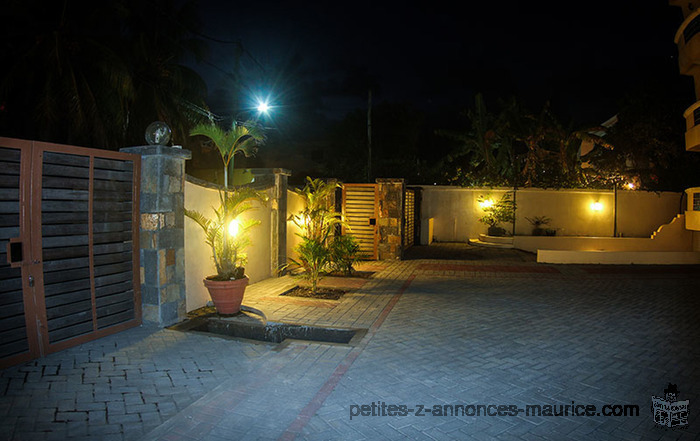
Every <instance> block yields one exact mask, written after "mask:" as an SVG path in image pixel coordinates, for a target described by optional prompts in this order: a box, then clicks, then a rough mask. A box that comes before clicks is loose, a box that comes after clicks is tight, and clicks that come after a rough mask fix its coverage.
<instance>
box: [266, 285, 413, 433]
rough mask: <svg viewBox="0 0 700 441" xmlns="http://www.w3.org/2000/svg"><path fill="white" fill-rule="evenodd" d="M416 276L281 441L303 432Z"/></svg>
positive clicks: (393, 299)
mask: <svg viewBox="0 0 700 441" xmlns="http://www.w3.org/2000/svg"><path fill="white" fill-rule="evenodd" d="M415 278H416V275H415V274H411V275H410V276H409V277H408V279H406V281H405V282H404V284H403V285H401V288H399V291H398V292H397V293H396V294H394V296H393V297H392V298H391V300H389V303H387V305H386V306H385V307H384V309H382V312H381V313H380V314H379V317H377V319H376V320H375V321H374V323H372V326H370V328H369V330H368V331H367V335H365V337H364V338H363V339H362V341H361V342H360V344H358V345H357V346H355V347H354V348H353V349H352V350H351V351H350V353H349V354H348V355H346V356H345V358H344V359H343V361H341V362H340V364H339V365H338V367H336V368H335V371H333V373H332V374H331V376H330V378H329V379H328V380H327V381H326V382H325V383H324V384H323V386H321V389H320V390H319V391H318V392H317V393H316V395H315V396H314V397H313V398H312V399H311V401H310V402H309V404H307V405H306V406H305V407H304V408H303V409H302V410H301V412H299V415H298V416H297V418H296V419H295V420H294V421H293V422H292V424H290V425H289V427H287V430H285V431H284V433H283V434H282V435H281V436H280V437H279V438H278V439H279V441H291V440H293V439H294V438H296V437H297V435H299V434H300V433H301V431H302V429H303V428H304V426H306V424H307V423H308V422H309V421H310V420H311V418H312V417H313V416H314V415H315V414H316V412H318V409H320V408H321V406H322V405H323V403H324V402H325V401H326V399H327V398H328V397H329V396H330V395H331V393H332V392H333V389H335V387H336V386H337V385H338V383H340V380H341V379H342V378H343V376H344V375H345V373H346V372H347V371H348V369H350V366H352V364H353V363H354V362H355V360H356V359H357V357H359V355H360V353H361V352H362V351H363V350H364V348H365V347H366V346H367V344H369V342H370V340H372V337H373V336H374V334H375V333H376V332H377V330H378V329H379V327H380V326H382V324H383V323H384V320H385V319H386V318H387V316H388V315H389V313H390V312H391V310H392V309H394V306H395V305H396V303H398V301H399V299H400V298H401V295H402V294H403V293H404V292H405V291H406V289H408V286H409V285H410V284H411V282H412V281H413V279H415Z"/></svg>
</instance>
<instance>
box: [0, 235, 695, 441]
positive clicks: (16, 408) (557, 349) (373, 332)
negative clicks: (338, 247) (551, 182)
mask: <svg viewBox="0 0 700 441" xmlns="http://www.w3.org/2000/svg"><path fill="white" fill-rule="evenodd" d="M417 251H420V250H417ZM431 252H433V253H434V252H435V250H434V249H433V250H431ZM460 252H461V253H462V255H461V258H460V260H450V261H446V260H436V259H434V257H436V256H435V255H431V256H430V257H431V258H430V259H422V258H417V259H414V260H406V261H402V262H392V263H383V264H381V265H379V266H377V267H376V269H377V270H378V272H377V273H376V274H375V277H374V278H373V279H369V280H368V281H367V283H365V284H363V285H361V286H359V287H357V288H356V291H355V293H354V294H350V295H348V294H346V296H345V298H344V300H341V301H339V302H337V303H336V304H332V303H328V302H325V303H322V304H319V306H317V307H314V306H313V305H311V304H309V303H308V302H307V303H304V302H301V303H297V304H294V303H285V304H284V305H283V306H279V305H280V302H279V301H275V299H274V294H275V293H276V292H281V291H282V290H283V289H284V288H285V287H286V286H287V284H288V283H291V282H290V281H289V280H279V279H278V280H275V281H271V282H268V283H267V284H265V283H261V284H256V285H258V286H257V287H255V285H253V286H252V287H255V288H254V289H252V290H251V292H250V297H249V300H247V301H246V302H250V303H252V304H254V305H256V306H258V307H263V309H264V308H265V307H267V308H271V309H270V310H271V311H272V313H273V315H275V318H277V319H283V318H284V316H285V314H287V315H288V316H290V317H294V318H297V319H298V318H299V317H304V318H305V320H306V321H308V322H316V323H330V322H333V323H335V324H336V325H337V326H342V325H346V326H358V325H359V324H364V327H366V328H367V329H368V332H367V334H366V335H365V337H364V338H363V339H362V340H361V341H360V342H359V343H358V344H357V345H355V346H348V345H332V344H319V343H310V342H299V341H293V342H290V341H288V342H286V343H284V344H282V345H272V344H260V343H252V342H249V341H242V340H230V339H222V338H217V337H211V336H206V335H200V334H191V333H188V334H185V333H180V332H177V331H171V330H155V329H148V328H139V329H134V330H129V331H126V332H124V333H121V334H118V335H116V336H110V337H107V338H105V339H102V340H99V341H96V342H91V343H89V344H85V345H83V346H81V347H79V348H73V349H70V350H68V351H64V352H62V353H59V354H53V355H51V356H49V357H46V358H45V359H42V360H38V361H36V362H33V363H28V364H26V365H23V366H17V367H14V368H10V369H6V370H4V371H1V372H0V390H1V391H2V396H1V397H0V416H1V417H2V422H1V423H0V424H1V426H0V433H1V434H2V435H0V437H5V438H6V439H18V440H19V439H67V438H70V439H82V438H84V439H114V440H132V439H153V440H154V439H163V440H165V439H167V440H178V439H182V440H191V439H206V440H224V439H308V440H312V439H352V440H357V439H405V438H411V439H494V438H498V439H524V440H527V439H591V440H593V439H596V440H598V439H678V438H680V439H696V438H697V437H699V436H700V418H698V415H699V414H700V398H699V397H698V395H699V392H700V381H699V380H700V368H698V366H699V365H700V363H699V361H700V356H699V355H700V345H698V342H699V341H700V325H699V323H700V300H699V298H698V294H699V293H700V290H699V289H698V285H699V282H700V274H699V272H698V267H697V266H696V267H679V266H672V267H661V266H652V267H648V266H557V265H540V264H536V263H534V261H533V259H532V258H531V256H529V255H527V254H525V253H519V252H514V251H504V250H495V251H491V250H489V251H483V250H476V249H471V248H469V247H467V248H465V249H464V250H462V251H460ZM418 257H425V256H418ZM453 257H454V255H453ZM458 257H459V256H458ZM668 383H674V384H676V385H677V388H678V389H679V390H680V393H679V399H681V400H688V401H689V409H690V412H689V424H688V425H687V426H686V428H685V429H682V430H681V429H678V430H671V429H664V428H662V427H658V426H656V425H655V424H654V421H653V420H652V416H651V403H652V401H651V399H652V396H653V395H655V396H663V395H664V389H665V388H666V387H667V385H668ZM567 405H568V406H570V407H569V409H567V408H565V407H562V406H567ZM609 405H612V406H624V405H632V406H631V407H629V408H628V409H631V411H632V412H634V411H635V410H636V409H638V412H639V415H636V416H603V415H598V413H599V412H607V411H608V410H610V411H613V412H624V407H612V408H608V407H606V406H609ZM499 406H501V407H500V408H499ZM580 406H583V407H580ZM586 406H587V407H586ZM634 406H636V407H634ZM421 408H422V409H421ZM519 409H522V410H523V412H520V411H519ZM528 409H529V410H530V411H533V409H534V411H535V412H536V410H537V409H540V410H541V412H542V415H527V414H526V412H525V411H526V410H528ZM573 409H577V410H578V411H585V410H588V411H589V412H591V413H592V414H593V415H592V416H574V415H572V413H573V411H574V410H573ZM427 410H430V412H428V411H427ZM477 411H478V412H479V416H477V415H475V414H476V412H477ZM499 411H500V415H499ZM548 412H551V414H552V416H549V415H548ZM561 412H565V413H568V415H559V414H560V413H561ZM440 413H443V414H447V415H439V414H440ZM455 413H456V414H457V415H455ZM531 413H532V412H531ZM489 414H491V415H489ZM555 414H556V415H557V416H555ZM351 417H352V418H351Z"/></svg>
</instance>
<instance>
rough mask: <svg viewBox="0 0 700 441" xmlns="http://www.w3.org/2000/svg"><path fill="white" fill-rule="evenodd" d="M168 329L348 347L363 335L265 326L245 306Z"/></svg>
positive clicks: (262, 316)
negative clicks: (237, 311) (233, 311)
mask: <svg viewBox="0 0 700 441" xmlns="http://www.w3.org/2000/svg"><path fill="white" fill-rule="evenodd" d="M169 329H173V330H176V331H184V332H198V333H205V334H215V335H217V336H221V337H233V338H245V339H249V340H256V341H263V342H270V343H282V342H284V341H285V340H287V339H292V340H307V341H313V342H322V343H337V344H348V345H351V346H354V345H355V344H356V343H359V341H360V340H361V339H362V337H364V335H365V334H366V333H367V330H366V329H348V328H327V327H319V326H310V325H304V324H298V323H282V322H268V321H267V318H266V317H265V314H264V313H263V312H262V311H260V310H257V309H255V308H251V307H248V306H241V312H240V313H239V314H236V315H233V316H221V315H218V314H208V315H203V316H200V317H195V318H192V319H189V320H186V321H184V322H182V323H178V324H176V325H173V326H171V327H170V328H169Z"/></svg>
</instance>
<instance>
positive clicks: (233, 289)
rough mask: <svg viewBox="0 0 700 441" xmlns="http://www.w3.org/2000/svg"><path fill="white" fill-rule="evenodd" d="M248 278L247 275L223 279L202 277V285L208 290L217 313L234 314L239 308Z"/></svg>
mask: <svg viewBox="0 0 700 441" xmlns="http://www.w3.org/2000/svg"><path fill="white" fill-rule="evenodd" d="M248 280H250V279H248V276H245V277H243V278H242V279H235V280H224V281H218V280H210V279H204V286H206V287H207V289H208V290H209V295H210V296H211V300H212V301H213V302H214V306H215V307H216V311H217V312H218V313H219V314H236V313H237V312H238V311H240V310H241V302H242V301H243V294H244V293H245V288H246V286H248Z"/></svg>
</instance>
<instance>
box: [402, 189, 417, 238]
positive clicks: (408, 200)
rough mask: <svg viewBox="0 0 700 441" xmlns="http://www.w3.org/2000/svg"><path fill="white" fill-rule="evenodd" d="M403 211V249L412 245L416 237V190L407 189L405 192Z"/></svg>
mask: <svg viewBox="0 0 700 441" xmlns="http://www.w3.org/2000/svg"><path fill="white" fill-rule="evenodd" d="M404 195H405V196H404V204H403V206H404V213H403V234H404V236H403V249H404V250H406V249H408V248H409V247H412V246H413V245H414V243H415V238H416V192H415V190H408V189H407V190H406V192H405V193H404Z"/></svg>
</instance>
